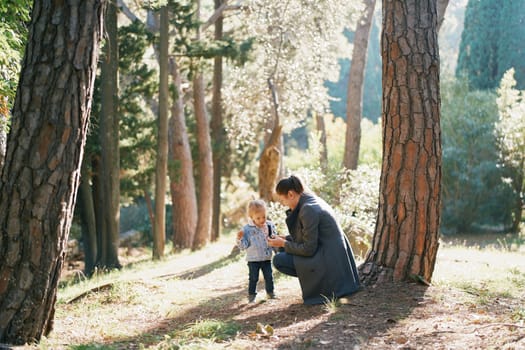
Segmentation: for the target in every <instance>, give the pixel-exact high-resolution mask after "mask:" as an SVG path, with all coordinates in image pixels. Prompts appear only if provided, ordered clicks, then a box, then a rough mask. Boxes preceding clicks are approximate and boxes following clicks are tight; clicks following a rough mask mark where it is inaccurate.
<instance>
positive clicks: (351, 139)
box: [343, 0, 376, 170]
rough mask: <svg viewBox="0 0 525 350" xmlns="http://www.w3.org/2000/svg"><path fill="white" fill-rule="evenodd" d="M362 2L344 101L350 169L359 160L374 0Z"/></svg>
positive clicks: (345, 164)
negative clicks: (363, 7) (364, 87)
mask: <svg viewBox="0 0 525 350" xmlns="http://www.w3.org/2000/svg"><path fill="white" fill-rule="evenodd" d="M364 3H365V10H364V12H363V15H362V16H361V18H360V19H359V22H358V23H357V27H356V30H355V36H354V48H353V50H352V63H351V64H350V73H349V74H350V77H349V78H348V92H347V102H346V140H345V154H344V158H343V165H344V167H345V168H347V169H351V170H355V169H357V164H358V162H359V146H360V143H361V113H362V109H363V108H362V107H363V98H362V96H363V84H364V80H365V66H366V53H367V50H368V38H369V36H370V26H371V25H372V18H373V15H374V8H375V5H376V0H364Z"/></svg>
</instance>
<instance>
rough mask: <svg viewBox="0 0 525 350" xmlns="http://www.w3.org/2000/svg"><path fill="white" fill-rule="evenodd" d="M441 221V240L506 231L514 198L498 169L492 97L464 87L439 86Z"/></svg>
mask: <svg viewBox="0 0 525 350" xmlns="http://www.w3.org/2000/svg"><path fill="white" fill-rule="evenodd" d="M441 86H442V90H441V91H442V94H441V98H442V106H443V108H442V109H441V130H442V144H443V168H442V173H443V177H442V197H441V199H442V220H441V231H442V233H445V234H455V233H470V232H478V231H479V230H480V228H481V227H482V226H485V227H509V225H510V219H511V213H512V209H511V208H512V205H511V203H512V202H513V201H512V200H509V199H510V198H513V195H512V193H511V191H510V188H509V186H508V184H506V183H505V181H503V179H504V178H505V176H506V175H505V173H504V171H503V168H502V167H501V166H499V164H498V148H497V144H496V137H495V135H494V124H495V122H496V121H497V118H498V111H497V105H496V95H495V93H493V92H492V91H480V90H476V91H469V88H468V83H467V82H466V81H464V80H463V81H450V80H443V82H442V84H441Z"/></svg>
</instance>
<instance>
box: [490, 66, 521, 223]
mask: <svg viewBox="0 0 525 350" xmlns="http://www.w3.org/2000/svg"><path fill="white" fill-rule="evenodd" d="M524 97H525V93H524V92H523V90H517V89H516V80H514V70H513V69H510V70H509V71H508V72H507V73H505V75H504V76H503V79H502V80H501V84H500V87H499V89H498V99H497V104H498V110H499V120H498V121H497V123H496V125H495V131H496V138H497V145H498V147H499V150H500V159H501V162H502V163H503V167H504V168H505V169H506V175H507V176H506V178H508V179H510V185H511V187H512V189H513V196H512V197H513V198H515V200H514V201H513V202H514V205H513V206H512V207H513V209H512V211H513V215H512V226H511V230H512V232H515V233H517V232H519V226H520V223H521V219H522V210H523V206H524V204H525V202H524V193H525V98H524ZM512 197H511V198H512Z"/></svg>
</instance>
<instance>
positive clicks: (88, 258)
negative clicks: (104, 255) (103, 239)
mask: <svg viewBox="0 0 525 350" xmlns="http://www.w3.org/2000/svg"><path fill="white" fill-rule="evenodd" d="M88 162H89V159H86V158H84V161H83V162H82V168H81V169H82V170H81V177H80V187H79V199H80V200H79V204H80V212H81V214H80V217H81V220H82V242H83V246H84V274H86V276H91V275H92V274H93V271H94V269H95V264H96V260H97V225H96V216H95V207H94V205H93V203H94V202H93V192H92V191H91V185H90V183H89V182H90V181H89V180H90V179H91V176H90V174H89V166H88V164H87V163H88Z"/></svg>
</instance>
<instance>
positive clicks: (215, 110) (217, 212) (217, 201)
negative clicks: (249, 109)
mask: <svg viewBox="0 0 525 350" xmlns="http://www.w3.org/2000/svg"><path fill="white" fill-rule="evenodd" d="M214 3H215V10H216V11H217V10H218V9H220V8H221V6H222V0H214ZM222 28H223V25H222V16H220V17H218V18H217V20H216V21H215V34H214V38H215V40H221V39H222ZM222 124H223V122H222V57H221V56H217V57H215V58H214V61H213V96H212V100H211V125H210V126H211V138H212V142H213V208H212V210H213V214H212V220H211V239H212V241H216V240H217V239H218V238H219V235H220V232H221V177H222V164H223V157H224V156H225V155H226V154H225V152H224V138H225V137H224V126H223V125H222Z"/></svg>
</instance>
